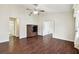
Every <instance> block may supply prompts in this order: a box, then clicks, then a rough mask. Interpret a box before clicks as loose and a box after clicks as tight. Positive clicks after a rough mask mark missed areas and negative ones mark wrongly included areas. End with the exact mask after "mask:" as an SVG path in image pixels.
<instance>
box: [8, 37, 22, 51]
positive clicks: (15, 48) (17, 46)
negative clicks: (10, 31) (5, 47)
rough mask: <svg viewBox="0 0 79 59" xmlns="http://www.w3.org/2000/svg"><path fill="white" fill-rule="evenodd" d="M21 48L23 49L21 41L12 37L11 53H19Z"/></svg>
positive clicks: (10, 43) (10, 42)
mask: <svg viewBox="0 0 79 59" xmlns="http://www.w3.org/2000/svg"><path fill="white" fill-rule="evenodd" d="M20 48H21V43H20V39H19V38H17V37H15V36H12V37H10V41H9V52H18V51H20Z"/></svg>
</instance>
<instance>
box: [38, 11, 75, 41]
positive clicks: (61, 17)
mask: <svg viewBox="0 0 79 59" xmlns="http://www.w3.org/2000/svg"><path fill="white" fill-rule="evenodd" d="M39 18H40V20H41V22H42V23H43V22H44V21H46V20H48V21H50V22H52V24H51V26H50V28H51V29H52V30H50V31H51V32H50V33H53V37H55V38H59V39H63V40H68V41H74V36H75V29H74V27H75V24H74V19H73V15H72V13H71V12H59V13H48V14H45V15H40V16H39ZM39 26H41V25H39ZM43 31H45V30H43V26H42V30H41V32H43Z"/></svg>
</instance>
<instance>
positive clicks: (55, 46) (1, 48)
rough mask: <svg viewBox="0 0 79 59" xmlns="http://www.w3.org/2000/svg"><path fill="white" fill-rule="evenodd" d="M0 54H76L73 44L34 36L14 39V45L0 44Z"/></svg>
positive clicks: (47, 37)
mask: <svg viewBox="0 0 79 59" xmlns="http://www.w3.org/2000/svg"><path fill="white" fill-rule="evenodd" d="M0 53H1V54H78V53H79V51H78V50H77V49H76V48H74V43H73V42H69V41H65V40H60V39H56V38H51V37H50V36H44V37H42V36H36V37H31V38H23V39H17V38H16V39H14V43H13V44H11V43H9V42H4V43H0Z"/></svg>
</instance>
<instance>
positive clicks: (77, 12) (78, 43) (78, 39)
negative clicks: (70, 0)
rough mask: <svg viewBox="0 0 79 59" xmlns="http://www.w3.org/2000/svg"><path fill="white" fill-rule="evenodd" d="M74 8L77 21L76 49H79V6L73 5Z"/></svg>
mask: <svg viewBox="0 0 79 59" xmlns="http://www.w3.org/2000/svg"><path fill="white" fill-rule="evenodd" d="M73 8H74V14H73V16H74V20H75V40H74V47H75V48H77V49H79V5H78V4H76V5H73Z"/></svg>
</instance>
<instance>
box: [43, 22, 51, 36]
mask: <svg viewBox="0 0 79 59" xmlns="http://www.w3.org/2000/svg"><path fill="white" fill-rule="evenodd" d="M47 34H51V22H50V21H44V23H43V35H47Z"/></svg>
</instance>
